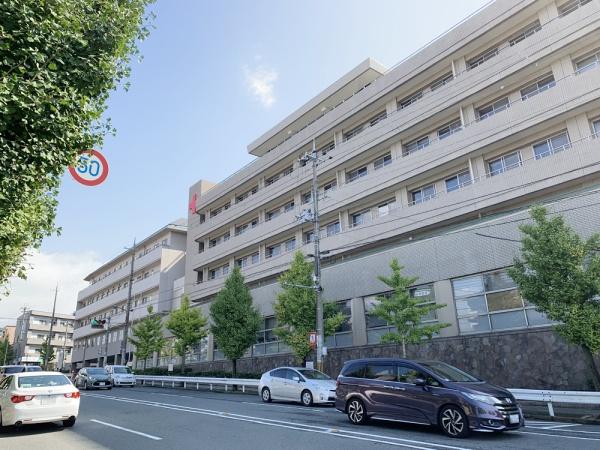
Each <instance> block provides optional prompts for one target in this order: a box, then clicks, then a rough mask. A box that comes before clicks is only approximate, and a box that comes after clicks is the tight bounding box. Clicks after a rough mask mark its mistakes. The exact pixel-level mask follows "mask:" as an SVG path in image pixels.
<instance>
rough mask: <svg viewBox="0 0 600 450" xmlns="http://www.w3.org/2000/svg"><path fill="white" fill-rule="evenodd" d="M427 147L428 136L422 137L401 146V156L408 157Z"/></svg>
mask: <svg viewBox="0 0 600 450" xmlns="http://www.w3.org/2000/svg"><path fill="white" fill-rule="evenodd" d="M428 145H429V136H423V137H420V138H419V139H415V140H414V141H412V142H409V143H408V144H404V145H403V146H402V156H408V155H410V154H411V153H414V152H416V151H418V150H421V149H423V148H425V147H427V146H428Z"/></svg>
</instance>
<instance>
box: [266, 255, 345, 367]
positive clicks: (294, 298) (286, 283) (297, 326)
mask: <svg viewBox="0 0 600 450" xmlns="http://www.w3.org/2000/svg"><path fill="white" fill-rule="evenodd" d="M279 284H280V285H281V289H282V290H281V292H280V293H279V294H277V302H276V303H275V305H274V309H275V317H276V318H277V323H278V325H279V327H278V328H277V329H276V330H275V333H276V334H277V336H279V337H280V338H281V340H282V341H283V342H284V343H285V344H287V345H288V346H289V347H290V348H291V349H292V351H293V352H294V355H296V357H297V358H298V359H299V360H301V361H302V362H303V363H304V362H305V361H306V357H307V356H308V355H309V354H310V352H311V348H310V342H309V334H310V332H311V331H315V330H316V329H317V295H316V292H315V290H314V289H312V288H311V286H313V265H312V264H311V263H309V262H308V261H306V260H305V258H304V255H303V254H302V252H296V254H295V255H294V261H293V262H292V265H291V267H290V269H289V270H288V271H287V272H285V273H284V274H283V275H281V276H280V277H279ZM344 320H345V318H344V315H343V314H342V313H341V312H339V310H338V308H337V306H336V305H335V304H334V303H326V302H323V324H324V334H325V336H331V335H333V333H335V331H336V330H337V329H338V328H339V327H340V326H341V325H342V324H343V323H344Z"/></svg>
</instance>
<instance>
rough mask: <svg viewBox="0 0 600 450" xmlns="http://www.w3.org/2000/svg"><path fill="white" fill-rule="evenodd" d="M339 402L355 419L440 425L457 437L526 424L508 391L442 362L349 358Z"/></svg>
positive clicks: (340, 379) (340, 380)
mask: <svg viewBox="0 0 600 450" xmlns="http://www.w3.org/2000/svg"><path fill="white" fill-rule="evenodd" d="M335 407H336V408H337V409H338V410H339V411H342V412H344V413H346V414H347V415H348V419H350V422H352V423H354V424H363V423H365V422H366V421H367V420H369V419H380V420H391V421H398V422H408V423H416V424H423V425H436V426H438V427H439V428H440V429H441V430H442V431H443V432H444V433H445V434H446V435H447V436H450V437H453V438H464V437H467V436H468V435H469V432H470V431H485V432H494V431H506V430H516V429H518V428H520V427H522V426H524V424H525V423H524V419H523V413H522V411H521V408H520V407H519V405H518V404H517V402H516V400H515V398H514V396H513V395H512V394H511V393H510V392H509V391H508V390H506V389H504V388H501V387H498V386H494V385H492V384H490V383H486V382H485V381H482V380H479V379H477V378H475V377H474V376H472V375H469V374H468V373H466V372H463V371H462V370H460V369H457V368H456V367H453V366H451V365H449V364H446V363H443V362H439V361H410V360H406V359H385V358H373V359H357V360H353V361H348V362H346V363H345V364H344V367H343V368H342V371H341V372H340V375H339V376H338V379H337V390H336V402H335Z"/></svg>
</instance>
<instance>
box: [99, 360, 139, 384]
mask: <svg viewBox="0 0 600 450" xmlns="http://www.w3.org/2000/svg"><path fill="white" fill-rule="evenodd" d="M104 368H105V369H106V371H107V372H108V378H109V379H110V381H111V383H112V385H113V386H131V387H133V386H135V383H136V381H135V375H134V374H133V372H132V371H131V369H130V368H129V367H127V366H110V365H109V366H104Z"/></svg>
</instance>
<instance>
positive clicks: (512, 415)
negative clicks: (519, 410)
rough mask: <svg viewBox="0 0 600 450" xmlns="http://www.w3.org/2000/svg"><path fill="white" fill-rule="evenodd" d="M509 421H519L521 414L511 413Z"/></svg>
mask: <svg viewBox="0 0 600 450" xmlns="http://www.w3.org/2000/svg"><path fill="white" fill-rule="evenodd" d="M508 421H509V422H510V423H519V415H518V414H511V415H510V416H508Z"/></svg>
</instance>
